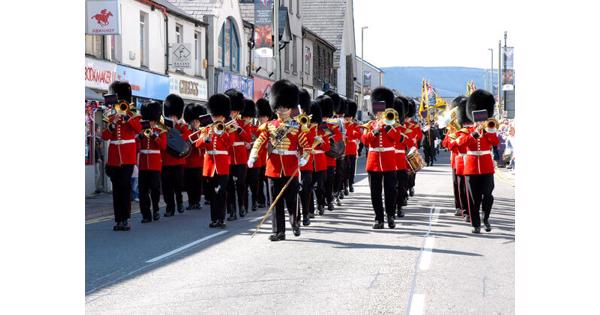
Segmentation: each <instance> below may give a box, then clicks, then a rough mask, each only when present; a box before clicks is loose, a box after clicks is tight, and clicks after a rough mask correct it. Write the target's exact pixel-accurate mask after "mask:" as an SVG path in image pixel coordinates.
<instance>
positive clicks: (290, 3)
mask: <svg viewBox="0 0 600 315" xmlns="http://www.w3.org/2000/svg"><path fill="white" fill-rule="evenodd" d="M288 7H289V8H290V14H294V0H290V1H289V6H288Z"/></svg>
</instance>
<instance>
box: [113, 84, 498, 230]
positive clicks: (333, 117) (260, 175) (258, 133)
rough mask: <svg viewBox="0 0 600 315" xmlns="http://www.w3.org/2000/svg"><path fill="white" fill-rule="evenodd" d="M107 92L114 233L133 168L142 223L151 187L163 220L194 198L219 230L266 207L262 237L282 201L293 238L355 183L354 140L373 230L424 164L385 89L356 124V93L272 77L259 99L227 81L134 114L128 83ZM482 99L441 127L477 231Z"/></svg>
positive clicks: (151, 211) (402, 109)
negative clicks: (314, 91) (222, 88)
mask: <svg viewBox="0 0 600 315" xmlns="http://www.w3.org/2000/svg"><path fill="white" fill-rule="evenodd" d="M108 96H111V97H112V98H111V99H115V100H116V101H114V102H113V103H112V104H110V105H112V106H111V107H109V109H108V110H107V112H106V113H105V115H104V122H105V123H106V126H107V127H106V129H105V130H104V132H103V134H102V138H103V139H104V140H105V141H109V142H108V143H109V149H108V151H109V154H108V157H109V158H108V161H107V166H106V171H107V174H108V176H109V177H110V179H111V181H112V184H113V207H114V214H115V226H114V230H115V231H128V230H130V229H131V224H130V222H129V220H130V216H131V198H130V194H131V186H130V179H131V175H132V172H133V167H134V165H137V166H138V168H139V191H140V197H139V198H140V210H141V214H142V221H141V223H150V222H152V221H157V220H159V219H160V214H159V199H160V196H161V194H162V196H163V200H164V202H165V203H166V210H165V213H164V216H165V217H170V216H173V215H174V214H175V210H177V212H179V213H183V212H184V211H185V210H197V209H201V208H202V206H201V197H202V195H204V196H205V200H206V201H207V202H208V204H209V205H210V217H211V219H210V221H211V222H210V224H209V227H211V228H225V227H226V225H225V219H226V218H225V216H226V213H227V214H228V217H227V221H234V220H236V219H237V218H238V216H239V217H244V216H245V215H246V214H247V213H248V211H249V209H251V210H252V211H257V209H258V208H266V207H267V206H269V209H268V210H267V212H266V213H265V215H264V217H263V220H262V221H261V223H260V224H262V223H263V222H264V221H265V220H266V218H267V217H268V216H269V215H272V220H271V221H272V234H271V235H270V237H269V239H270V240H271V241H281V240H285V238H286V234H285V231H286V220H285V217H286V214H285V212H286V209H287V213H288V217H289V222H290V226H291V228H292V231H293V234H294V235H295V236H300V235H301V230H300V227H301V225H302V226H308V225H310V224H311V219H312V218H314V217H315V215H316V214H318V215H320V216H322V215H325V208H327V209H328V210H329V211H332V210H334V209H335V208H336V207H341V206H342V201H341V200H343V199H344V197H345V196H349V195H350V194H351V193H353V192H354V178H355V173H356V165H357V154H358V147H359V145H362V146H364V148H365V149H366V150H367V156H366V167H365V169H366V172H367V174H368V181H369V187H370V198H371V203H372V205H373V210H374V217H375V223H374V225H373V229H383V228H384V223H386V222H387V226H388V228H391V229H393V228H394V227H395V225H396V223H395V220H396V219H397V218H402V217H404V215H405V213H404V211H403V207H404V206H406V205H407V200H408V198H409V197H412V196H414V194H415V192H414V186H415V177H416V173H417V172H418V171H419V170H421V169H422V168H423V167H424V163H423V160H422V158H421V155H420V153H419V143H420V141H421V140H422V138H423V131H422V128H421V125H420V124H419V122H418V121H417V120H415V118H414V117H415V114H416V104H415V102H414V101H413V100H412V99H410V98H407V97H404V96H397V95H395V94H394V92H392V91H391V90H390V89H388V88H385V87H379V88H376V89H375V90H373V91H372V93H371V101H372V108H373V114H374V117H373V119H372V120H370V121H368V122H367V123H364V124H361V122H358V121H357V120H356V114H357V104H356V103H355V102H353V101H351V100H345V99H344V98H342V97H340V95H338V94H337V93H335V92H333V91H328V92H326V93H325V94H324V95H321V96H319V97H317V98H316V99H315V100H311V97H310V94H309V93H308V92H307V91H306V90H305V89H299V88H298V87H297V86H296V85H295V84H293V83H291V82H290V81H287V80H279V81H277V82H275V83H274V84H273V86H272V87H271V95H270V99H269V100H266V99H259V100H257V102H256V103H254V101H252V100H248V99H245V97H244V95H243V94H242V93H241V92H239V91H237V90H234V89H230V90H228V91H226V92H225V93H223V94H215V95H213V96H211V97H210V98H209V100H208V104H207V108H206V109H205V107H203V106H202V105H200V104H194V103H191V104H188V105H187V106H186V105H184V101H183V99H182V98H181V97H180V96H178V95H175V94H171V95H169V96H167V98H166V99H165V101H164V103H163V104H161V103H159V102H150V103H145V104H143V105H142V106H141V108H140V114H138V112H137V110H136V108H135V106H134V105H133V104H132V103H131V86H130V85H129V83H127V82H121V81H115V82H113V83H112V84H111V85H110V89H109V95H108ZM107 99H108V98H107ZM493 106H494V98H493V96H492V95H491V94H490V93H489V92H487V91H484V90H476V91H473V92H472V93H471V95H469V96H468V97H465V96H459V97H457V98H456V99H454V101H453V102H452V104H451V105H450V106H449V107H448V108H447V111H446V113H445V114H444V119H445V122H444V126H442V127H443V128H446V130H447V133H446V135H445V138H444V141H443V143H442V145H443V146H444V147H445V148H447V149H448V150H449V151H450V152H451V157H450V166H451V169H452V185H453V193H454V206H455V208H456V213H455V215H457V216H464V217H465V220H466V221H467V222H470V223H471V224H472V226H473V233H480V224H481V221H483V225H484V227H485V230H486V231H487V232H490V231H491V230H492V229H491V224H490V222H489V218H490V212H491V208H492V204H493V200H494V199H493V195H492V192H493V189H494V163H493V159H492V155H491V152H492V151H491V150H492V147H493V146H495V145H497V144H498V137H497V136H496V126H497V125H498V123H497V122H496V121H495V120H494V119H493V118H490V117H492V115H493ZM207 109H208V113H207ZM265 188H266V189H265ZM184 191H185V192H186V193H187V196H188V206H187V207H186V208H184V205H183V196H182V193H183V192H184ZM265 192H266V194H265ZM315 207H316V209H315ZM480 208H481V210H482V212H483V219H481V217H480V214H479V211H480ZM315 210H316V211H315ZM384 214H385V215H384ZM260 224H259V226H260Z"/></svg>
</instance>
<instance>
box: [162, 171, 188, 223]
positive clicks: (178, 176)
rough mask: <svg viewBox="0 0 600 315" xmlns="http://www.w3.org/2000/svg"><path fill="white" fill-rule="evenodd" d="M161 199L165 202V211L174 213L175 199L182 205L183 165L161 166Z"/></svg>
mask: <svg viewBox="0 0 600 315" xmlns="http://www.w3.org/2000/svg"><path fill="white" fill-rule="evenodd" d="M161 180H162V193H163V200H164V201H165V203H166V204H167V209H166V211H165V212H166V213H170V214H174V213H175V201H177V205H178V206H179V205H181V206H182V207H183V195H182V191H183V165H170V166H163V168H162V174H161Z"/></svg>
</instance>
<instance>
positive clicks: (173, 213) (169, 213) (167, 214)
mask: <svg viewBox="0 0 600 315" xmlns="http://www.w3.org/2000/svg"><path fill="white" fill-rule="evenodd" d="M174 215H175V211H173V212H165V215H164V217H165V218H168V217H172V216H174Z"/></svg>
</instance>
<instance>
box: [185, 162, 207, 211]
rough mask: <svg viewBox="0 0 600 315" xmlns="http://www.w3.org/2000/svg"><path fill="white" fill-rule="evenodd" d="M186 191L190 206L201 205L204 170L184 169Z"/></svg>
mask: <svg viewBox="0 0 600 315" xmlns="http://www.w3.org/2000/svg"><path fill="white" fill-rule="evenodd" d="M184 177H185V191H187V195H188V203H189V205H190V206H192V205H196V204H200V198H201V196H202V181H203V180H202V169H201V168H191V167H186V168H185V169H184Z"/></svg>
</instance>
